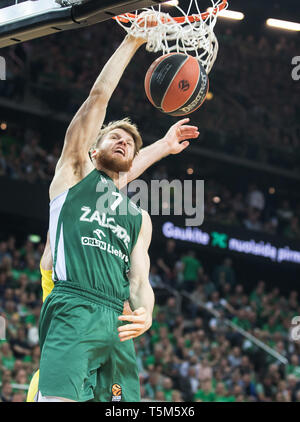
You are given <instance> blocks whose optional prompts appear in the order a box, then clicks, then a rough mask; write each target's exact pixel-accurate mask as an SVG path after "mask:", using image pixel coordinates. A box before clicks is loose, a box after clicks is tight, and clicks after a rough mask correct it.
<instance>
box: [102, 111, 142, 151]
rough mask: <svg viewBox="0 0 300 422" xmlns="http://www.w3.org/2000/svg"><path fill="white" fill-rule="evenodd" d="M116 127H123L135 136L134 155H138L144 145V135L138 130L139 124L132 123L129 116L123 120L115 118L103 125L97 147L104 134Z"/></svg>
mask: <svg viewBox="0 0 300 422" xmlns="http://www.w3.org/2000/svg"><path fill="white" fill-rule="evenodd" d="M114 129H123V130H125V131H126V132H127V133H129V134H130V135H131V136H132V137H133V140H134V144H135V151H134V155H136V154H137V153H138V152H139V150H140V149H141V147H142V145H143V141H142V137H141V135H140V132H139V131H138V128H137V126H136V125H135V124H134V123H132V122H131V120H130V119H129V118H128V117H125V118H124V119H122V120H115V121H113V122H110V123H108V124H107V125H105V126H103V127H102V129H101V130H100V132H99V134H98V137H97V140H96V147H97V146H98V145H99V142H100V141H101V139H102V138H103V136H104V135H106V134H107V133H109V132H111V131H112V130H114Z"/></svg>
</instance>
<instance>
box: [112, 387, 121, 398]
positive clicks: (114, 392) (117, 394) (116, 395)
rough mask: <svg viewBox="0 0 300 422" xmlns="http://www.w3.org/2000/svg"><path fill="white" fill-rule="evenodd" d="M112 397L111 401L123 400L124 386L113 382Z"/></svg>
mask: <svg viewBox="0 0 300 422" xmlns="http://www.w3.org/2000/svg"><path fill="white" fill-rule="evenodd" d="M111 392H112V398H111V401H121V399H122V387H121V386H120V385H119V384H113V385H112V387H111Z"/></svg>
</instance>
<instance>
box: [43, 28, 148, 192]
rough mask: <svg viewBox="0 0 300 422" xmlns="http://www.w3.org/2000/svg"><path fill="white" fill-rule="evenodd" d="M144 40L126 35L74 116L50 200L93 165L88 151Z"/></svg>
mask: <svg viewBox="0 0 300 422" xmlns="http://www.w3.org/2000/svg"><path fill="white" fill-rule="evenodd" d="M144 42H145V41H144V40H143V39H141V38H134V37H132V36H129V35H127V36H126V37H125V39H124V40H123V42H122V43H121V45H120V46H119V47H118V49H117V50H116V51H115V52H114V54H113V55H112V56H111V58H110V59H109V60H108V62H107V63H106V64H105V66H104V67H103V69H102V71H101V73H100V75H99V76H98V78H97V79H96V81H95V83H94V85H93V87H92V89H91V91H90V93H89V96H88V98H87V99H86V100H85V102H84V103H83V104H82V106H81V107H80V109H79V110H78V111H77V113H76V114H75V116H74V117H73V119H72V121H71V123H70V125H69V127H68V129H67V132H66V135H65V140H64V146H63V150H62V154H61V157H60V159H59V161H58V163H57V166H56V171H55V176H54V179H53V181H52V183H51V186H50V199H52V198H54V197H55V196H57V195H59V194H60V193H61V192H63V191H65V190H66V189H68V188H69V187H70V186H72V185H74V184H76V183H77V182H78V181H80V180H81V179H82V178H83V177H85V176H86V175H87V174H88V173H89V172H90V171H91V170H93V168H94V167H93V165H92V163H91V162H90V161H89V157H88V151H89V149H90V148H91V146H92V145H93V143H94V142H95V140H96V138H97V135H98V133H99V131H100V128H101V126H102V124H103V121H104V118H105V114H106V108H107V105H108V102H109V100H110V97H111V96H112V94H113V92H114V90H115V88H116V87H117V85H118V83H119V81H120V79H121V76H122V75H123V72H124V70H125V69H126V67H127V65H128V63H129V62H130V60H131V59H132V57H133V56H134V54H135V52H136V51H137V50H138V48H139V47H140V46H141V45H142V44H143V43H144Z"/></svg>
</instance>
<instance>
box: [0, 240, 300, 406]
mask: <svg viewBox="0 0 300 422" xmlns="http://www.w3.org/2000/svg"><path fill="white" fill-rule="evenodd" d="M43 248H44V244H43V243H42V242H40V243H32V242H31V241H30V240H27V241H26V242H25V244H24V245H22V246H21V247H20V246H18V247H17V246H16V239H15V238H14V237H13V236H11V237H10V238H8V239H5V240H3V239H2V241H1V242H0V298H1V299H0V300H1V301H0V316H2V317H4V318H5V320H6V340H2V341H1V342H0V382H1V388H0V400H1V401H2V402H11V401H13V402H22V401H24V400H25V398H26V392H27V386H28V384H29V382H30V379H31V377H32V375H33V372H34V371H35V370H36V369H37V368H38V367H39V359H40V348H39V339H38V320H39V313H40V309H41V305H42V291H41V282H40V272H39V261H40V257H41V254H42V252H43ZM157 253H158V250H156V253H151V256H150V258H151V263H152V265H151V271H150V283H151V285H152V287H153V289H154V291H155V294H156V306H155V312H154V318H153V324H152V327H151V329H150V331H148V332H147V333H145V334H144V335H143V336H141V337H140V338H138V339H136V340H135V346H136V353H137V361H138V366H139V371H140V383H141V394H142V398H143V400H150V401H151V400H159V401H172V402H180V401H203V402H205V401H209V402H235V401H236V402H249V401H251V402H252V401H263V402H267V401H280V402H291V401H292V402H297V401H298V402H299V401H300V359H299V356H300V342H299V340H298V341H295V340H294V341H292V339H291V336H290V327H291V321H292V318H293V317H294V316H295V315H300V307H299V304H298V299H299V298H298V293H297V292H296V291H290V292H289V294H288V295H284V294H282V293H281V291H280V287H279V286H277V287H276V286H274V285H272V287H271V289H270V288H268V287H267V285H266V283H265V282H264V281H262V280H260V281H258V282H257V283H256V284H255V283H254V284H253V285H252V286H245V285H243V284H242V283H241V282H240V280H239V275H238V274H237V272H236V270H235V268H234V265H233V263H232V261H231V259H230V258H225V259H224V260H223V261H222V262H221V263H220V264H219V265H215V267H214V268H213V269H212V271H208V270H207V268H206V264H205V262H202V261H201V259H199V256H197V253H196V252H195V251H194V250H189V251H182V250H178V245H176V243H175V242H174V241H173V240H168V241H167V242H166V244H165V246H164V247H162V248H161V251H160V253H159V255H157ZM228 321H230V323H231V324H233V326H235V327H238V328H239V329H243V330H246V331H247V332H248V333H249V334H252V335H253V336H255V337H256V338H257V339H259V340H260V341H262V342H264V344H265V345H266V346H269V347H270V348H271V349H272V350H273V351H275V352H277V353H278V355H276V356H275V357H274V356H272V355H271V354H269V353H267V352H265V351H264V350H262V349H261V348H259V347H258V346H256V344H255V343H254V342H253V340H251V339H248V338H246V337H244V336H243V335H242V334H241V333H240V332H239V331H237V330H236V329H233V328H231V327H230V326H229V325H228ZM284 359H287V361H286V362H283V363H282V361H284Z"/></svg>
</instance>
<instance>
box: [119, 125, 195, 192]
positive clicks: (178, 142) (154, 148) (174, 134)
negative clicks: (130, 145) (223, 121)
mask: <svg viewBox="0 0 300 422" xmlns="http://www.w3.org/2000/svg"><path fill="white" fill-rule="evenodd" d="M189 120H190V119H189V118H184V119H181V120H179V121H178V122H177V123H175V124H174V125H172V126H171V127H170V129H169V130H168V132H167V133H166V135H165V136H164V137H163V138H161V139H159V140H158V141H156V142H154V143H153V144H151V145H149V146H147V147H145V148H142V149H141V150H140V151H139V153H138V154H137V155H136V157H135V158H134V160H133V163H132V167H131V169H130V170H129V172H128V173H126V174H124V175H122V178H121V180H120V182H121V183H120V186H121V187H123V186H125V185H126V184H127V183H129V182H131V181H132V180H134V179H136V178H137V177H139V176H140V175H141V174H142V173H143V172H144V171H145V170H147V168H148V167H150V166H152V165H153V164H154V163H156V162H157V161H159V160H161V159H162V158H164V157H167V156H168V155H170V154H179V153H180V152H182V151H183V150H185V149H186V148H187V147H188V146H189V144H190V142H189V141H188V139H195V138H197V137H198V136H199V131H198V127H197V126H191V125H188V124H187V123H188V122H189Z"/></svg>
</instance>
